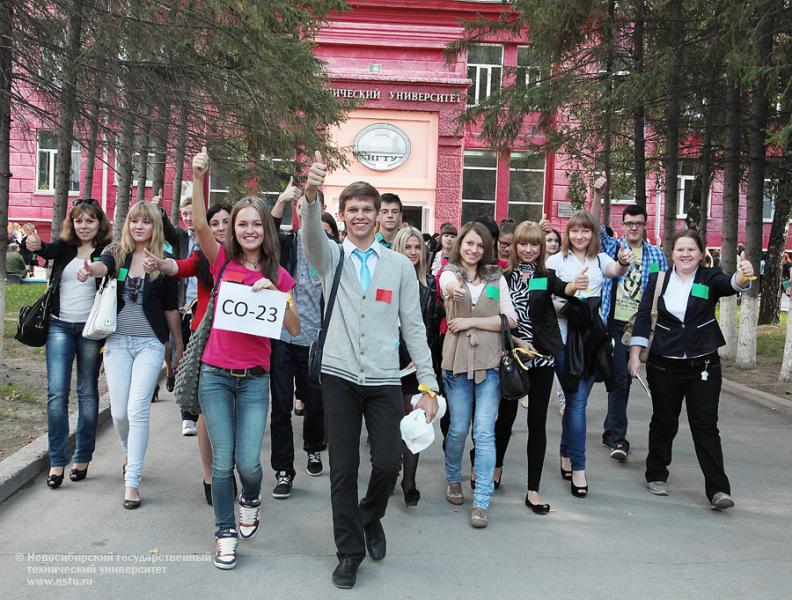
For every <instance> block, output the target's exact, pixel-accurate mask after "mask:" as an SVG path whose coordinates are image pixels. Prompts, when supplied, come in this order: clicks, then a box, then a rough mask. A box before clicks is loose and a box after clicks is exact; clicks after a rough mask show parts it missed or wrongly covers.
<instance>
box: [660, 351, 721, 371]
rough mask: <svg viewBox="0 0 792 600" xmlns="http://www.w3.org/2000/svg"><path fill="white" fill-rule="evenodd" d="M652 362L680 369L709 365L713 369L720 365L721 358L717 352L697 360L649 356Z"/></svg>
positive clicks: (698, 357) (699, 357)
mask: <svg viewBox="0 0 792 600" xmlns="http://www.w3.org/2000/svg"><path fill="white" fill-rule="evenodd" d="M649 357H650V360H651V361H652V362H654V363H659V364H662V365H672V366H675V367H676V366H679V367H689V368H691V369H692V368H699V367H704V366H705V365H707V364H708V365H709V366H711V367H715V366H718V365H719V364H720V356H719V355H718V353H717V352H713V353H711V354H705V355H704V356H697V357H696V358H671V357H668V356H657V355H656V354H649Z"/></svg>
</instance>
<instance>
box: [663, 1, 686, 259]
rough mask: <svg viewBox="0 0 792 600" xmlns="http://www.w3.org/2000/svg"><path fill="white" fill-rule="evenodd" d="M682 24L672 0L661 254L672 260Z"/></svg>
mask: <svg viewBox="0 0 792 600" xmlns="http://www.w3.org/2000/svg"><path fill="white" fill-rule="evenodd" d="M684 34H685V22H684V21H683V14H682V0H671V31H670V37H669V45H670V46H671V55H672V57H671V65H670V71H669V73H668V107H667V108H666V132H667V133H666V157H665V161H664V163H665V165H664V166H665V214H664V215H663V250H664V251H665V253H666V256H668V257H669V258H670V257H671V242H672V240H673V237H674V232H675V231H676V215H677V187H678V186H679V183H678V181H677V179H678V175H679V116H680V112H681V104H682V92H681V76H682V58H683V56H682V48H683V38H684Z"/></svg>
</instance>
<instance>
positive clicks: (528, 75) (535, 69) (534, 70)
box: [517, 46, 549, 87]
mask: <svg viewBox="0 0 792 600" xmlns="http://www.w3.org/2000/svg"><path fill="white" fill-rule="evenodd" d="M523 49H525V50H530V49H531V46H517V73H519V72H520V69H524V70H525V81H523V82H522V83H523V84H524V85H525V87H528V86H531V85H541V83H542V79H544V73H542V71H543V70H544V67H542V65H521V64H520V50H523ZM548 72H549V68H548ZM532 76H533V77H532ZM532 78H534V79H538V81H531V79H532Z"/></svg>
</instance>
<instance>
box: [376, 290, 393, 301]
mask: <svg viewBox="0 0 792 600" xmlns="http://www.w3.org/2000/svg"><path fill="white" fill-rule="evenodd" d="M376 300H377V302H387V303H388V304H390V303H391V302H392V301H393V290H381V289H378V290H377V295H376Z"/></svg>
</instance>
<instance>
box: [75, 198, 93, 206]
mask: <svg viewBox="0 0 792 600" xmlns="http://www.w3.org/2000/svg"><path fill="white" fill-rule="evenodd" d="M80 204H87V205H89V206H99V203H98V202H97V201H96V200H94V199H93V198H77V200H75V201H74V202H72V206H78V205H80Z"/></svg>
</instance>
